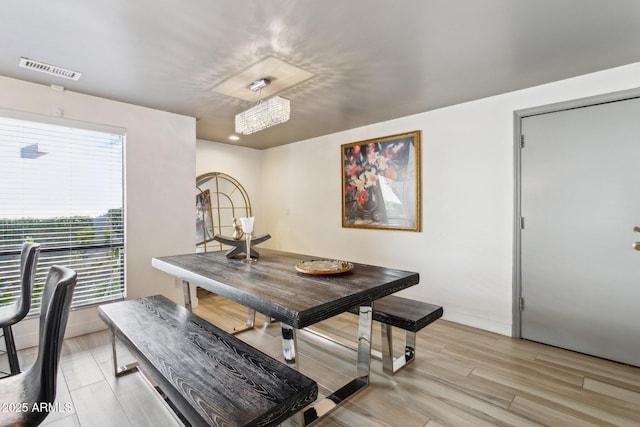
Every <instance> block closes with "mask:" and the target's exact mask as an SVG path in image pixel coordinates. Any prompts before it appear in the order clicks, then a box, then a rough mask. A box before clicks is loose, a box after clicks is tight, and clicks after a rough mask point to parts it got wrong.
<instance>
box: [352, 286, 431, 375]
mask: <svg viewBox="0 0 640 427" xmlns="http://www.w3.org/2000/svg"><path fill="white" fill-rule="evenodd" d="M349 311H350V312H351V313H355V314H358V307H354V308H352V309H350V310H349ZM442 314H443V310H442V307H441V306H439V305H433V304H429V303H426V302H421V301H415V300H411V299H407V298H402V297H399V296H395V295H388V296H386V297H384V298H380V299H377V300H375V301H374V303H373V320H375V321H378V322H380V324H381V325H380V326H381V330H382V370H383V371H384V372H386V373H388V374H391V375H393V374H395V373H396V372H397V371H398V370H399V369H401V368H402V367H404V366H406V365H407V364H409V363H411V362H412V361H413V360H414V358H415V353H416V332H418V331H419V330H420V329H422V328H424V327H425V326H427V325H428V324H430V323H432V322H434V321H435V320H438V319H439V318H441V317H442ZM394 326H395V327H397V328H400V329H404V330H405V331H406V334H405V341H404V355H403V356H400V357H398V358H395V359H394V356H393V327H394Z"/></svg>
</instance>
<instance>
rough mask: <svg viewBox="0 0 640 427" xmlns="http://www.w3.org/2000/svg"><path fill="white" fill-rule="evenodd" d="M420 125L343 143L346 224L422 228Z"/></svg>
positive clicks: (347, 226)
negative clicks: (417, 127) (385, 134)
mask: <svg viewBox="0 0 640 427" xmlns="http://www.w3.org/2000/svg"><path fill="white" fill-rule="evenodd" d="M420 137H421V132H420V131H419V130H416V131H412V132H406V133H401V134H397V135H390V136H385V137H382V138H375V139H368V140H366V141H358V142H352V143H350V144H343V145H342V146H341V147H340V152H341V157H342V226H343V227H345V228H372V229H383V230H404V231H422V228H421V202H420Z"/></svg>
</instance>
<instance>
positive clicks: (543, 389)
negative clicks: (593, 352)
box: [0, 294, 640, 427]
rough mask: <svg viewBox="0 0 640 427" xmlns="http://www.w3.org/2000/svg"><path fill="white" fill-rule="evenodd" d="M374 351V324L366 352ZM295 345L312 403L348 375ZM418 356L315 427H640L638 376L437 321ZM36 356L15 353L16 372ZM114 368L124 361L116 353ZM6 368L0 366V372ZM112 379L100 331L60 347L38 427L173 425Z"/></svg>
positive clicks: (141, 383) (329, 328) (261, 331)
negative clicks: (52, 408)
mask: <svg viewBox="0 0 640 427" xmlns="http://www.w3.org/2000/svg"><path fill="white" fill-rule="evenodd" d="M196 313H197V314H199V315H200V316H202V317H205V318H206V319H208V320H209V321H211V322H212V323H214V324H217V325H218V326H221V327H223V328H224V329H226V330H233V328H234V326H237V325H239V324H241V323H243V322H244V321H245V319H246V309H244V308H243V307H240V306H238V305H236V304H234V303H231V302H229V301H227V300H224V299H222V298H220V297H217V296H215V295H206V296H205V295H204V294H201V298H200V306H199V307H198V308H197V309H196ZM319 329H322V330H324V331H325V332H329V333H331V334H335V335H338V336H342V337H344V338H346V339H351V340H353V338H354V337H355V333H356V329H357V318H356V317H355V316H353V315H350V314H345V315H341V316H338V317H336V318H333V319H330V320H328V321H325V322H323V323H322V324H321V325H320V328H319ZM279 333H280V330H279V325H278V324H277V323H274V324H271V325H265V324H264V317H263V316H261V315H258V316H257V317H256V329H254V330H252V331H248V332H244V333H242V334H239V335H238V337H240V338H241V339H243V340H246V341H248V342H249V343H251V344H252V345H254V346H255V347H257V348H259V349H261V350H262V351H264V352H265V353H267V354H270V355H271V356H273V357H276V358H280V354H281V352H280V338H279ZM396 335H397V336H396V339H399V338H401V335H402V334H400V333H396ZM379 344H380V336H379V328H378V327H377V325H374V348H376V347H378V348H379ZM298 345H299V351H300V368H301V370H302V371H303V372H304V373H305V374H307V375H309V376H310V377H312V378H314V379H316V381H318V384H319V388H320V393H321V394H323V395H324V394H327V393H328V391H329V390H335V389H337V388H338V387H339V386H341V385H343V384H344V383H346V382H347V380H348V378H350V377H352V376H353V374H354V373H355V353H354V352H353V351H351V350H349V349H345V348H343V347H341V346H338V345H335V344H328V343H327V342H326V341H321V340H319V339H317V338H316V337H314V336H312V335H309V334H306V333H304V332H300V333H299V334H298ZM397 348H398V349H399V348H401V347H400V341H398V343H397ZM417 350H418V351H417V357H416V360H415V362H414V363H412V364H411V365H409V366H407V367H406V368H404V369H403V370H401V371H400V372H398V373H397V374H396V375H395V376H387V375H384V374H382V367H381V363H380V361H377V360H373V362H372V378H371V385H370V386H369V387H368V388H367V389H365V390H364V391H362V392H361V393H360V394H358V395H357V396H355V397H354V398H353V399H352V400H351V401H350V402H349V403H347V404H345V405H343V406H341V407H339V408H338V409H336V410H335V411H334V412H332V414H331V415H330V416H329V418H327V419H325V420H323V421H322V422H320V423H318V424H317V425H318V426H320V427H330V426H349V427H353V426H363V427H364V426H366V427H369V426H399V427H412V426H416V427H418V426H420V427H422V426H427V427H439V426H540V425H549V426H640V369H639V368H634V367H629V366H626V365H621V364H617V363H613V362H609V361H605V360H601V359H597V358H593V357H589V356H585V355H581V354H576V353H573V352H570V351H565V350H561V349H557V348H553V347H549V346H545V345H541V344H537V343H532V342H528V341H523V340H516V339H511V338H508V337H504V336H501V335H497V334H493V333H490V332H486V331H482V330H478V329H474V328H470V327H466V326H462V325H459V324H455V323H451V322H448V321H445V320H442V319H441V320H438V321H436V322H435V323H433V324H431V325H430V326H428V327H427V328H425V329H423V330H422V331H420V332H419V333H418V343H417ZM36 352H37V350H36V349H27V350H21V351H20V358H21V361H22V364H23V366H28V364H29V363H31V362H32V361H33V359H34V357H35V355H36ZM121 355H122V356H121ZM3 357H4V356H3ZM119 358H120V360H119V361H122V362H126V361H127V358H128V357H127V356H126V355H124V352H123V350H122V349H119ZM5 365H6V360H2V359H0V368H4V367H5ZM111 369H112V365H111V346H110V337H109V334H108V333H107V332H106V331H104V332H98V333H94V334H89V335H85V336H82V337H76V338H72V339H67V340H65V342H64V346H63V355H62V359H61V375H60V376H59V382H58V403H59V406H60V407H61V408H62V409H63V410H61V411H60V412H58V413H54V414H51V415H50V416H49V418H48V419H47V420H46V425H48V426H51V427H53V426H56V427H62V426H64V427H67V426H83V427H86V426H91V427H93V426H115V427H124V426H136V427H138V426H176V425H179V424H178V423H177V422H176V421H175V419H174V417H173V416H172V414H171V412H170V411H169V410H168V409H167V408H166V406H165V404H164V402H163V401H162V400H161V399H160V398H159V396H158V395H157V394H156V393H155V392H154V390H153V389H152V388H151V387H150V386H149V384H148V383H147V382H146V381H145V380H144V379H143V377H142V376H141V375H140V374H139V373H136V374H133V375H128V376H125V377H121V378H119V379H115V378H114V377H113V375H112V372H111ZM1 384H2V382H1V380H0V386H1ZM65 404H67V405H69V406H71V410H70V412H66V411H65V410H64V408H65Z"/></svg>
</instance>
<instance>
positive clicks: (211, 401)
mask: <svg viewBox="0 0 640 427" xmlns="http://www.w3.org/2000/svg"><path fill="white" fill-rule="evenodd" d="M98 312H99V315H100V318H101V319H102V320H103V321H104V322H105V323H106V324H107V326H108V327H109V328H110V329H111V332H112V333H113V335H114V341H113V352H114V353H113V356H114V368H115V371H116V375H120V374H121V373H122V372H123V371H120V370H118V367H117V358H116V353H115V338H118V339H119V340H120V341H121V342H122V343H123V344H124V345H125V346H126V347H127V348H128V349H129V350H130V351H131V353H132V354H133V356H134V357H135V358H136V360H137V361H138V363H139V365H140V368H141V369H142V371H143V372H144V373H145V374H146V375H148V376H149V377H150V378H151V379H152V380H153V381H154V382H155V383H156V384H157V385H158V387H159V388H160V390H161V391H162V392H163V393H164V394H165V395H166V396H167V398H168V399H169V401H170V402H171V404H173V405H174V406H175V409H177V411H178V412H179V413H180V414H181V415H182V416H183V417H184V418H185V419H186V421H187V422H188V423H189V424H191V425H192V426H206V425H215V426H221V425H224V426H271V425H276V424H278V423H280V422H282V421H283V420H285V419H287V418H289V417H290V416H292V415H293V414H295V413H296V412H298V411H299V410H301V409H303V408H304V407H305V406H306V405H308V404H310V403H312V402H314V401H315V399H316V397H317V394H318V386H317V384H316V382H315V381H313V380H311V379H309V378H308V377H306V376H304V375H303V374H301V373H299V372H298V371H295V370H294V369H292V368H290V367H288V366H287V365H285V364H283V363H281V362H278V361H277V360H275V359H273V358H271V357H270V356H268V355H266V354H264V353H262V352H260V351H259V350H257V349H255V348H253V347H251V346H250V345H248V344H247V343H245V342H243V341H240V340H239V339H237V338H236V337H234V336H232V335H230V334H228V333H226V332H224V331H223V330H221V329H219V328H217V327H216V326H213V325H211V324H210V323H208V322H207V321H206V320H203V319H201V318H200V317H198V316H196V315H195V314H193V313H191V312H189V311H188V310H187V309H185V308H184V307H182V306H179V305H177V304H175V303H174V302H172V301H170V300H169V299H167V298H165V297H163V296H160V295H157V296H152V297H147V298H140V299H136V300H129V301H122V302H117V303H113V304H107V305H102V306H100V307H99V310H98ZM130 370H131V368H128V369H127V371H130Z"/></svg>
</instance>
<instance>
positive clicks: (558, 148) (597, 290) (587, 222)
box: [520, 98, 640, 366]
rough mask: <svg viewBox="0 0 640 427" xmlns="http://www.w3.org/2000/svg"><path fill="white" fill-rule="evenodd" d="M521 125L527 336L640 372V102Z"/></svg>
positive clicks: (543, 117) (587, 109)
mask: <svg viewBox="0 0 640 427" xmlns="http://www.w3.org/2000/svg"><path fill="white" fill-rule="evenodd" d="M521 126H522V134H523V135H524V147H523V148H522V149H521V188H520V190H521V213H522V217H523V219H524V228H523V229H522V230H521V233H520V235H521V253H520V256H521V264H520V265H521V271H520V272H521V296H522V298H523V311H522V312H521V336H522V338H526V339H530V340H534V341H538V342H542V343H546V344H551V345H554V346H558V347H563V348H567V349H571V350H575V351H579V352H582V353H586V354H591V355H595V356H600V357H603V358H607V359H611V360H615V361H619V362H623V363H629V364H632V365H636V366H640V252H638V251H636V250H634V249H633V247H632V244H633V242H634V241H637V240H640V234H637V233H634V230H633V229H634V226H637V225H640V99H638V98H635V99H630V100H624V101H617V102H610V103H605V104H599V105H594V106H588V107H583V108H575V109H570V110H564V111H559V112H553V113H548V114H541V115H537V116H532V117H525V118H523V119H522V121H521Z"/></svg>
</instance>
